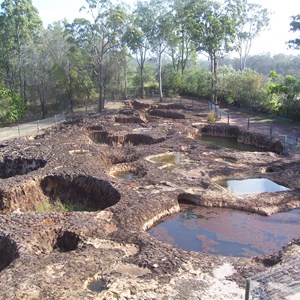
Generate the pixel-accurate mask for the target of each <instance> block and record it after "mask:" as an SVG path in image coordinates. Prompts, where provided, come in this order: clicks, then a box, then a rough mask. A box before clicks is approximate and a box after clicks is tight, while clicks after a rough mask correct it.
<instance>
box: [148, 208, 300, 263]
mask: <svg viewBox="0 0 300 300" xmlns="http://www.w3.org/2000/svg"><path fill="white" fill-rule="evenodd" d="M149 233H150V234H151V235H152V236H153V237H155V238H157V239H158V240H160V241H162V242H165V243H167V244H170V245H173V246H174V247H177V248H180V249H183V250H187V251H197V252H203V253H207V254H214V255H225V256H236V257H251V256H257V255H263V254H267V253H272V252H275V251H279V250H280V249H281V248H282V246H284V245H286V244H287V243H288V242H289V241H291V240H292V239H293V238H297V237H299V235H300V209H295V210H292V211H290V212H283V213H278V214H276V215H273V216H269V217H266V216H261V215H257V214H252V213H247V212H243V211H238V210H232V209H222V208H207V207H199V206H195V205H186V204H184V205H181V211H180V212H178V213H176V214H173V215H171V216H168V217H165V218H163V219H162V220H161V222H160V223H159V224H157V225H156V226H155V227H153V228H151V229H150V230H149Z"/></svg>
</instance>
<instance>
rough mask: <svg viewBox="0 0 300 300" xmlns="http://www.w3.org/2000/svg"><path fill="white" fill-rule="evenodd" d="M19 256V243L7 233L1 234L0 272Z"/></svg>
mask: <svg viewBox="0 0 300 300" xmlns="http://www.w3.org/2000/svg"><path fill="white" fill-rule="evenodd" d="M18 257H19V253H18V249H17V244H16V243H15V242H14V241H13V240H12V239H11V238H10V237H9V236H6V235H0V272H1V271H3V270H4V269H5V268H7V267H8V266H9V265H10V264H11V263H12V262H13V261H14V260H15V259H16V258H18Z"/></svg>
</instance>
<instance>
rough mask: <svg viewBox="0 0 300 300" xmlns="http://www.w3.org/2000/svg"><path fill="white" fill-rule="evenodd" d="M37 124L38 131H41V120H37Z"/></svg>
mask: <svg viewBox="0 0 300 300" xmlns="http://www.w3.org/2000/svg"><path fill="white" fill-rule="evenodd" d="M36 126H37V131H40V120H37V122H36Z"/></svg>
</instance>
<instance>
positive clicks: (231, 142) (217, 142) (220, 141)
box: [199, 136, 263, 152]
mask: <svg viewBox="0 0 300 300" xmlns="http://www.w3.org/2000/svg"><path fill="white" fill-rule="evenodd" d="M199 140H200V141H202V142H204V143H206V144H210V145H214V146H217V147H223V148H229V149H234V150H238V151H250V152H262V151H263V149H261V148H258V147H255V146H252V145H246V144H242V143H238V142H237V139H236V138H223V137H215V136H201V137H200V138H199Z"/></svg>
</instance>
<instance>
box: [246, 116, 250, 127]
mask: <svg viewBox="0 0 300 300" xmlns="http://www.w3.org/2000/svg"><path fill="white" fill-rule="evenodd" d="M249 128H250V118H248V122H247V130H249Z"/></svg>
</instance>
